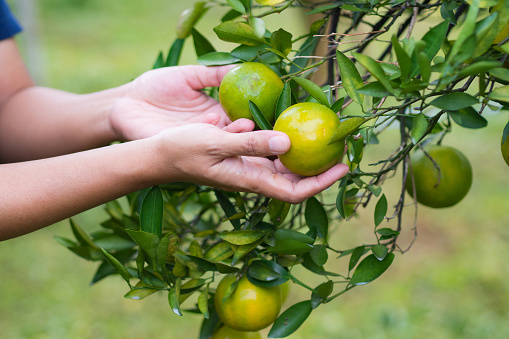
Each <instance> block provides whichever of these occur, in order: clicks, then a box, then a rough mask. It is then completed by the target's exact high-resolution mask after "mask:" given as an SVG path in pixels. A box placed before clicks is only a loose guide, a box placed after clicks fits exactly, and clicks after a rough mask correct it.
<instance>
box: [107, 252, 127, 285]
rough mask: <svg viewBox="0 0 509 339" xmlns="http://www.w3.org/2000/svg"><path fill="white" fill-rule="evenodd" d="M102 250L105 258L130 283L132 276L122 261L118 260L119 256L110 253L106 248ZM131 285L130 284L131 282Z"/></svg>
mask: <svg viewBox="0 0 509 339" xmlns="http://www.w3.org/2000/svg"><path fill="white" fill-rule="evenodd" d="M101 252H102V254H103V255H104V258H105V259H106V260H107V261H108V262H109V263H110V264H111V266H113V267H114V268H115V270H116V271H117V272H118V274H120V276H121V277H122V278H124V280H125V281H126V282H127V284H129V279H130V278H131V275H130V274H129V272H128V271H127V269H126V268H125V267H124V265H122V263H121V262H120V261H118V259H117V258H115V257H114V256H112V255H111V254H109V253H108V252H106V251H105V250H104V248H101ZM129 285H130V284H129Z"/></svg>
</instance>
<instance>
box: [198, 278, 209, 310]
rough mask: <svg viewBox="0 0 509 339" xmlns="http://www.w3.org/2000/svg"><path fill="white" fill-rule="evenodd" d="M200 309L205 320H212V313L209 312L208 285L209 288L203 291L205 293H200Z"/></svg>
mask: <svg viewBox="0 0 509 339" xmlns="http://www.w3.org/2000/svg"><path fill="white" fill-rule="evenodd" d="M198 308H199V310H200V312H201V313H202V314H203V316H204V317H205V319H209V318H210V312H209V284H207V287H205V289H204V290H203V292H201V293H200V296H199V297H198Z"/></svg>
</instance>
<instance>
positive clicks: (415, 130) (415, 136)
mask: <svg viewBox="0 0 509 339" xmlns="http://www.w3.org/2000/svg"><path fill="white" fill-rule="evenodd" d="M427 128H428V120H427V119H426V117H425V116H424V114H422V113H419V114H417V115H416V116H415V118H414V119H413V122H412V130H411V131H410V136H411V137H412V142H413V143H414V145H416V144H417V143H418V142H419V140H421V138H422V137H423V136H424V133H426V129H427Z"/></svg>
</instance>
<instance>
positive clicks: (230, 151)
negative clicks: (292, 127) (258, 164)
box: [221, 123, 290, 157]
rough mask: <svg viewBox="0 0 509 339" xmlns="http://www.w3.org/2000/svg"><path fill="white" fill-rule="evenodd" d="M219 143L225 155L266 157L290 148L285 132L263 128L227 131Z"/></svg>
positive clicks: (284, 151)
mask: <svg viewBox="0 0 509 339" xmlns="http://www.w3.org/2000/svg"><path fill="white" fill-rule="evenodd" d="M233 124H234V123H232V124H230V126H231V125H233ZM221 143H222V147H221V150H222V152H223V155H224V156H226V157H232V156H243V155H247V156H258V157H266V156H269V155H277V154H283V153H286V152H287V151H288V150H289V149H290V138H288V136H287V135H286V134H285V133H282V132H276V131H265V130H264V131H254V132H247V133H229V134H227V135H226V136H225V138H222V139H221Z"/></svg>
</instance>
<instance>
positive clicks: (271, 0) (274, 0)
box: [256, 0, 286, 6]
mask: <svg viewBox="0 0 509 339" xmlns="http://www.w3.org/2000/svg"><path fill="white" fill-rule="evenodd" d="M285 1H286V0H256V2H258V3H259V4H260V5H263V6H274V5H278V4H280V3H282V2H285Z"/></svg>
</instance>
